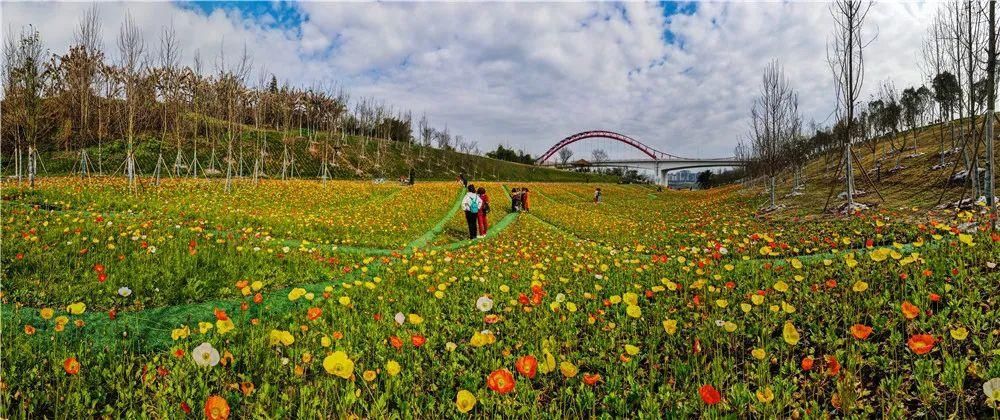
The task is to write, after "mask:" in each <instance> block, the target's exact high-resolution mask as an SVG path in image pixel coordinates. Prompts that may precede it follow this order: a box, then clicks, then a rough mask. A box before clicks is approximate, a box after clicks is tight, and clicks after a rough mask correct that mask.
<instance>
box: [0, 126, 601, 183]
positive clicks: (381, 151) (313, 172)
mask: <svg viewBox="0 0 1000 420" xmlns="http://www.w3.org/2000/svg"><path fill="white" fill-rule="evenodd" d="M195 118H197V117H195ZM225 126H226V125H225V122H222V121H219V120H215V119H211V118H202V119H201V121H200V127H202V129H203V130H205V127H209V129H208V135H206V136H203V137H199V138H197V139H190V138H184V139H182V145H181V151H182V156H183V158H184V160H185V161H186V162H188V163H190V162H191V160H192V157H193V155H194V151H195V148H197V153H198V161H199V162H200V164H201V165H200V166H201V167H202V171H203V170H204V169H207V168H210V167H214V168H216V170H217V172H212V171H209V176H214V177H225V175H226V162H225V160H224V157H225V155H226V152H227V141H226V135H227V134H226V131H225ZM241 128H242V134H237V136H238V138H237V140H236V141H234V144H233V155H234V163H233V167H234V169H233V170H234V172H238V171H239V170H240V156H241V151H240V145H241V142H242V145H243V150H242V156H243V158H242V163H243V169H242V174H243V175H244V176H250V174H251V173H252V171H253V165H254V158H255V157H256V152H255V150H256V147H255V144H256V141H257V140H258V139H263V140H264V142H265V143H266V150H267V154H266V156H265V173H266V174H267V175H268V176H269V177H271V178H280V176H281V168H282V161H283V158H282V152H283V149H284V145H287V146H288V148H289V151H290V153H292V154H294V159H295V162H296V165H295V177H297V178H304V179H315V178H319V176H320V174H321V167H322V165H321V163H322V159H323V156H322V146H323V142H325V141H326V136H327V134H328V133H325V132H317V133H315V136H310V134H309V133H308V132H304V133H302V135H300V133H299V132H298V131H297V130H295V131H290V132H287V133H282V132H280V131H275V130H267V129H261V130H254V129H253V127H248V126H241ZM155 134H158V133H155ZM310 137H312V138H310ZM241 140H242V141H241ZM333 143H334V141H333V140H330V143H329V144H331V145H333ZM176 144H177V142H176V140H175V139H173V138H172V137H171V136H169V135H168V136H167V139H166V140H164V141H161V139H160V138H158V137H155V136H144V137H142V138H141V139H140V140H137V151H136V160H137V162H138V165H139V170H140V171H141V173H142V174H144V175H152V174H153V172H154V169H155V168H156V162H157V157H158V154H159V153H161V152H162V154H163V159H164V161H165V165H166V166H167V167H168V168H172V166H173V163H174V160H175V157H176V156H177V146H176ZM213 149H214V151H215V158H214V162H213V159H212V152H213ZM88 153H89V155H90V159H91V161H92V162H93V165H94V169H93V172H95V173H96V172H97V162H98V160H99V159H98V157H99V154H100V155H102V156H101V157H102V158H101V159H100V161H101V162H102V165H101V166H102V168H101V169H102V172H103V173H109V172H111V173H114V172H117V173H121V168H122V166H121V165H122V162H123V161H124V160H125V146H124V144H123V143H122V142H121V141H118V142H106V143H105V144H104V146H103V147H102V148H101V149H100V153H99V151H98V148H96V147H92V148H90V149H88ZM339 156H340V157H339V158H338V159H334V152H333V149H332V147H331V149H330V152H329V154H328V159H329V160H330V162H331V165H330V166H329V171H330V176H331V177H333V178H338V179H371V178H378V177H384V178H386V179H389V180H392V179H395V178H397V177H399V176H400V175H407V174H408V173H409V169H410V168H414V169H415V171H416V177H417V178H418V179H423V180H427V179H432V180H450V179H455V178H457V177H458V176H459V174H460V173H462V172H464V173H466V174H467V176H468V177H469V178H470V179H473V180H478V179H482V180H531V181H556V182H562V181H573V182H598V181H600V182H614V178H612V177H606V176H601V175H595V174H583V173H577V172H570V171H562V170H557V169H552V168H541V167H536V166H532V165H524V164H519V163H513V162H507V161H501V160H496V159H490V158H487V157H483V156H474V155H467V154H463V153H459V152H455V151H449V150H439V149H435V148H430V147H422V146H416V145H407V144H402V143H398V142H390V141H381V142H380V141H379V140H375V139H367V140H366V139H365V138H363V137H360V136H351V135H348V136H345V137H344V139H343V140H342V142H341V151H340V153H339ZM79 159H80V156H79V153H78V151H70V152H64V151H59V152H52V153H47V154H44V155H43V156H42V163H43V165H44V167H45V168H44V171H40V172H41V173H42V175H45V174H51V175H55V174H66V173H72V172H75V171H76V170H77V169H76V168H77V167H78V165H79ZM4 169H5V173H10V172H12V171H13V167H10V168H4ZM167 170H169V169H167ZM187 170H188V169H187V168H184V169H182V171H181V172H182V174H183V173H185V172H186V171H187ZM164 176H165V175H164Z"/></svg>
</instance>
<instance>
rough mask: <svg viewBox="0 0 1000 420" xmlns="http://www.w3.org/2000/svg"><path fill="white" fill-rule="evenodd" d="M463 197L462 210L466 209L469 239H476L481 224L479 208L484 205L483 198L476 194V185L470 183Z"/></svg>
mask: <svg viewBox="0 0 1000 420" xmlns="http://www.w3.org/2000/svg"><path fill="white" fill-rule="evenodd" d="M467 191H468V192H466V193H465V197H464V198H462V210H463V211H465V223H466V224H467V225H469V239H476V238H477V236H478V235H476V231H477V228H478V224H479V209H480V208H481V207H482V206H483V200H481V199H480V198H479V194H476V187H475V186H473V185H472V184H469V186H468V187H467Z"/></svg>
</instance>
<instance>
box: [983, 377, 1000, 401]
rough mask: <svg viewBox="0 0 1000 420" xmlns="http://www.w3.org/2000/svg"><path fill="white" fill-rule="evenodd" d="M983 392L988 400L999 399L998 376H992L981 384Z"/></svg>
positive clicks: (999, 383) (999, 380)
mask: <svg viewBox="0 0 1000 420" xmlns="http://www.w3.org/2000/svg"><path fill="white" fill-rule="evenodd" d="M983 393H984V394H986V399H987V400H989V401H1000V378H993V379H990V380H988V381H986V383H984V384H983Z"/></svg>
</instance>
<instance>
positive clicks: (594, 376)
mask: <svg viewBox="0 0 1000 420" xmlns="http://www.w3.org/2000/svg"><path fill="white" fill-rule="evenodd" d="M600 380H601V374H600V373H584V374H583V383H585V384H587V385H591V386H593V385H594V384H596V383H597V382H598V381H600Z"/></svg>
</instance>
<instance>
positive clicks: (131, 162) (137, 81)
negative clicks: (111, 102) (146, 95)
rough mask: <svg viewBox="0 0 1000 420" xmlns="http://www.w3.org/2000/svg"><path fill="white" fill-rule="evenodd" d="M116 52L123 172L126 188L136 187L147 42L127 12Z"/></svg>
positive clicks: (119, 33) (119, 34)
mask: <svg viewBox="0 0 1000 420" xmlns="http://www.w3.org/2000/svg"><path fill="white" fill-rule="evenodd" d="M118 53H119V65H118V75H119V77H120V78H121V80H122V87H123V88H124V93H125V97H124V107H125V109H124V112H123V113H120V114H119V116H120V118H122V119H123V120H124V121H123V124H122V130H123V131H124V133H123V134H124V137H125V142H126V150H125V162H124V163H123V165H124V167H125V176H126V177H128V184H129V188H131V189H133V191H134V190H135V187H136V176H137V172H138V168H137V162H136V159H135V140H136V133H137V131H138V130H137V125H138V123H139V121H138V119H139V118H140V117H141V115H142V114H140V111H141V110H142V100H141V97H142V93H141V89H142V87H143V86H142V85H143V83H144V80H143V79H144V76H145V73H146V66H147V61H146V60H147V57H146V44H145V42H144V41H143V39H142V33H141V31H140V30H139V27H138V26H137V25H136V24H135V20H133V19H132V15H131V14H130V13H129V12H126V13H125V22H123V23H122V25H121V29H120V30H119V32H118Z"/></svg>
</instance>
